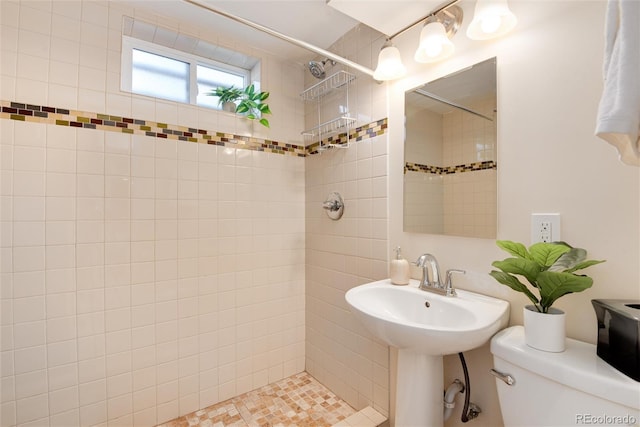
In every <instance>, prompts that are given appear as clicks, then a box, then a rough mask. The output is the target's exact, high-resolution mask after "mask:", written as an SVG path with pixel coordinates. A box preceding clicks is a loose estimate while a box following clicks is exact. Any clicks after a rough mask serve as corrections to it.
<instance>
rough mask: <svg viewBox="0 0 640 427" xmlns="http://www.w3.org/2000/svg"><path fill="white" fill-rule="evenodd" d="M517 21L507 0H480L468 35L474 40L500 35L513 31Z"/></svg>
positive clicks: (468, 29)
mask: <svg viewBox="0 0 640 427" xmlns="http://www.w3.org/2000/svg"><path fill="white" fill-rule="evenodd" d="M517 22H518V20H517V18H516V16H515V15H514V14H513V12H511V10H509V5H508V4H507V0H478V1H477V3H476V8H475V11H474V13H473V20H472V21H471V23H470V24H469V27H468V28H467V37H469V38H470V39H472V40H487V39H493V38H496V37H500V36H502V35H504V34H506V33H508V32H509V31H511V30H512V29H513V27H515V26H516V24H517Z"/></svg>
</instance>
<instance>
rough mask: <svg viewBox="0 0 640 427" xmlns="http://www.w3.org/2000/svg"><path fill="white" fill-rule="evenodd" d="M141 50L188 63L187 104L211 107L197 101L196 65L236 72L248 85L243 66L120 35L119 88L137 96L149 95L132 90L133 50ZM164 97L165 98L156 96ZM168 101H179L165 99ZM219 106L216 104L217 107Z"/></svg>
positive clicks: (247, 77) (246, 72)
mask: <svg viewBox="0 0 640 427" xmlns="http://www.w3.org/2000/svg"><path fill="white" fill-rule="evenodd" d="M134 49H137V50H142V51H145V52H148V53H151V54H154V55H160V56H165V57H167V58H170V59H175V60H178V61H182V62H186V63H188V64H189V104H191V105H195V106H198V107H204V108H211V107H209V106H206V105H200V104H198V103H197V97H198V83H197V81H198V80H197V79H198V76H197V75H196V72H197V65H201V66H204V67H210V68H215V69H218V70H222V71H227V72H229V73H230V74H236V75H239V76H242V77H243V78H244V82H245V86H248V85H249V82H250V81H251V71H252V70H247V69H244V68H240V67H236V66H233V65H229V64H225V63H222V62H219V61H215V60H213V59H208V58H203V57H201V56H198V55H194V54H190V53H186V52H182V51H179V50H176V49H171V48H169V47H166V46H161V45H158V44H155V43H151V42H148V41H145V40H140V39H136V38H134V37H129V36H124V35H123V36H122V56H121V68H120V71H121V72H120V89H121V90H122V91H124V92H128V93H132V94H135V95H139V96H149V95H145V94H139V93H136V92H133V91H132V89H131V86H132V67H133V50H134ZM157 99H165V98H157ZM167 101H170V102H179V101H172V100H167ZM220 108H221V107H220V106H218V108H217V109H220Z"/></svg>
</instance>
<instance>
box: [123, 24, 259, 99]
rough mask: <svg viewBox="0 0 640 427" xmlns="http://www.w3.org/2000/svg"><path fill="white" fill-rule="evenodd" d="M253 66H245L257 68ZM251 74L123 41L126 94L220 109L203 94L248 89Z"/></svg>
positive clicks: (190, 55)
mask: <svg viewBox="0 0 640 427" xmlns="http://www.w3.org/2000/svg"><path fill="white" fill-rule="evenodd" d="M211 46H212V45H207V47H209V50H211V49H210V47H211ZM227 52H228V51H227ZM252 62H253V64H252ZM256 62H257V60H256V61H249V62H248V63H249V64H252V68H254V67H255V68H259V67H256V66H255V65H256ZM251 74H252V70H251V69H244V68H242V67H238V66H234V65H229V64H225V63H223V62H220V61H216V60H214V59H211V58H204V57H202V56H199V55H195V54H193V53H188V52H182V51H179V50H176V49H172V48H169V47H166V46H161V45H158V44H155V43H150V42H148V41H145V40H139V39H136V38H133V37H128V36H123V37H122V74H121V88H122V90H124V91H126V92H132V93H137V94H140V95H147V96H153V97H156V98H162V99H167V100H170V101H176V102H183V103H187V104H193V105H199V106H203V107H209V108H216V109H220V108H221V107H220V106H219V105H218V98H216V97H215V96H207V95H206V93H208V92H209V91H211V90H212V89H215V88H216V87H218V86H232V85H233V86H236V87H240V88H243V87H245V86H248V85H249V82H250V81H251Z"/></svg>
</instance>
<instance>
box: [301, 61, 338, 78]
mask: <svg viewBox="0 0 640 427" xmlns="http://www.w3.org/2000/svg"><path fill="white" fill-rule="evenodd" d="M327 62H329V63H330V64H331V65H336V61H333V60H330V59H329V58H327V59H325V60H324V61H309V64H308V67H309V71H310V72H311V74H312V75H313V77H315V78H316V79H324V77H325V76H326V73H325V70H324V64H326V63H327Z"/></svg>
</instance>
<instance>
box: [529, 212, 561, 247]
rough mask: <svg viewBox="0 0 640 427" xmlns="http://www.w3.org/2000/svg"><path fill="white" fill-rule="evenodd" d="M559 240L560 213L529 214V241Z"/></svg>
mask: <svg viewBox="0 0 640 427" xmlns="http://www.w3.org/2000/svg"><path fill="white" fill-rule="evenodd" d="M559 240H560V214H559V213H547V214H540V213H534V214H531V243H532V244H533V243H538V242H547V243H548V242H557V241H559Z"/></svg>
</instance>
